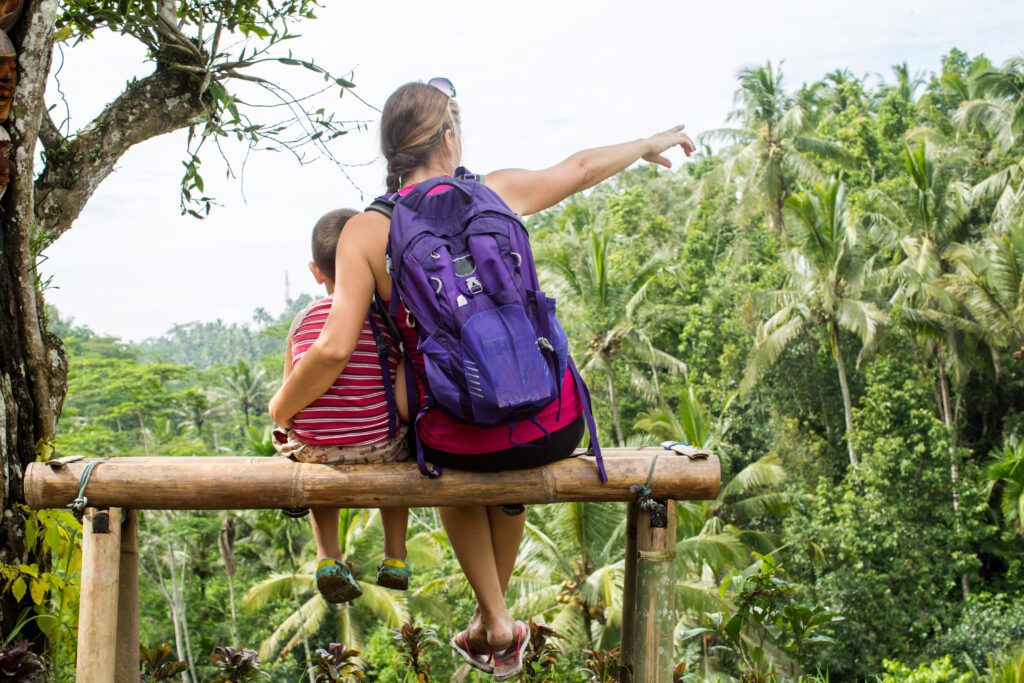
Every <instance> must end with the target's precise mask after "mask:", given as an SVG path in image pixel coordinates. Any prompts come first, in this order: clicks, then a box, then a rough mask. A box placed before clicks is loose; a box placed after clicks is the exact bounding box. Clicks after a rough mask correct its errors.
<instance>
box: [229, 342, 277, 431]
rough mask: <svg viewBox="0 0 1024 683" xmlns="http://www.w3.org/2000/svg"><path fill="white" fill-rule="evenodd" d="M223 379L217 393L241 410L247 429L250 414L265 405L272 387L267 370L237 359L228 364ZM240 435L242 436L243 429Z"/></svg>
mask: <svg viewBox="0 0 1024 683" xmlns="http://www.w3.org/2000/svg"><path fill="white" fill-rule="evenodd" d="M223 381H224V386H223V387H221V388H220V389H219V391H218V393H219V394H220V396H221V397H223V398H224V399H226V400H228V401H230V402H231V403H232V404H233V405H235V406H236V407H237V408H238V409H239V410H240V411H242V416H243V418H244V421H245V428H246V429H248V428H249V427H250V426H251V424H252V423H251V418H252V415H254V414H256V413H259V412H260V411H262V410H263V408H264V407H265V406H264V404H265V403H266V400H267V397H268V396H269V395H270V393H271V390H272V389H273V382H272V381H271V380H270V378H269V377H267V371H266V370H264V369H263V367H261V366H259V365H255V366H254V365H249V364H248V363H246V362H245V361H238V362H237V363H234V364H233V365H231V366H229V367H228V374H227V376H226V377H225V378H224V380H223ZM242 436H243V438H244V436H245V433H244V431H243V432H242Z"/></svg>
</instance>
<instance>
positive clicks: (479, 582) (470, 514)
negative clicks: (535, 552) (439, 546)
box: [440, 505, 514, 650]
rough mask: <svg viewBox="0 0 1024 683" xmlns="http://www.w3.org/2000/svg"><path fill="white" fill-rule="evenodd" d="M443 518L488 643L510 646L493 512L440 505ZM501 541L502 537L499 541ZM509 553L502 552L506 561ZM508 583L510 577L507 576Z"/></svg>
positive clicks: (510, 629)
mask: <svg viewBox="0 0 1024 683" xmlns="http://www.w3.org/2000/svg"><path fill="white" fill-rule="evenodd" d="M440 512H441V521H442V522H443V523H444V528H445V530H446V531H447V533H448V539H449V540H450V541H451V544H452V549H453V550H454V551H455V556H456V557H457V558H458V560H459V564H460V565H461V566H462V571H463V572H464V573H465V575H466V579H467V580H468V581H469V585H470V586H471V587H472V588H473V593H474V594H475V595H476V601H477V606H478V608H479V610H480V621H481V623H482V625H483V627H484V629H486V631H487V644H488V645H489V646H490V647H491V648H494V649H495V650H504V649H506V648H508V647H509V645H510V644H511V643H512V639H513V637H514V631H513V627H514V624H513V621H512V615H511V614H509V611H508V608H507V607H506V606H505V596H504V591H503V590H502V582H501V576H500V575H499V572H498V561H497V557H496V554H495V552H494V546H495V541H496V539H494V538H493V537H492V535H491V521H490V515H489V513H488V510H487V508H486V507H484V506H482V505H473V506H460V507H446V508H441V511H440ZM499 542H500V541H499ZM506 554H507V553H505V552H504V551H503V552H502V558H503V562H504V561H505V556H506ZM505 585H506V586H507V585H508V579H507V578H506V580H505Z"/></svg>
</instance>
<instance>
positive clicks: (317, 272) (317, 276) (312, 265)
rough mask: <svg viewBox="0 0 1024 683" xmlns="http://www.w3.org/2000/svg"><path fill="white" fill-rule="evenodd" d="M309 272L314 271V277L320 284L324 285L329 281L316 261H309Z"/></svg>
mask: <svg viewBox="0 0 1024 683" xmlns="http://www.w3.org/2000/svg"><path fill="white" fill-rule="evenodd" d="M309 272H311V273H313V279H314V280H316V283H317V284H318V285H322V284H323V283H325V282H327V278H326V277H324V274H323V273H321V272H320V269H319V268H317V267H316V263H315V262H314V261H310V262H309Z"/></svg>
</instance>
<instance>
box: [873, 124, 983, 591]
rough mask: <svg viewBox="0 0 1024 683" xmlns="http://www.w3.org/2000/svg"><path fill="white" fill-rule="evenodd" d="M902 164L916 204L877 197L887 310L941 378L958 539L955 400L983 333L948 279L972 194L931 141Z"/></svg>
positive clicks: (907, 152)
mask: <svg viewBox="0 0 1024 683" xmlns="http://www.w3.org/2000/svg"><path fill="white" fill-rule="evenodd" d="M903 164H904V167H905V169H906V172H907V173H906V177H907V179H908V180H909V181H910V186H911V188H912V192H911V196H910V197H909V198H908V201H906V202H905V204H904V203H901V202H899V201H896V200H895V199H893V198H892V197H891V196H890V195H889V194H887V193H881V192H877V193H874V197H875V199H876V200H877V201H879V202H880V204H881V206H882V211H881V212H880V213H879V214H876V215H875V216H874V222H875V225H876V226H877V227H878V228H879V229H878V230H877V231H876V233H877V234H878V236H879V237H881V238H882V240H881V241H882V243H883V244H886V243H888V244H889V245H890V246H895V248H897V249H898V251H899V252H900V253H901V254H902V259H901V260H900V261H899V262H898V263H897V264H896V266H895V267H894V268H893V271H892V276H893V280H894V283H895V285H896V288H895V291H894V293H893V295H892V297H891V298H890V304H891V305H892V307H893V310H894V312H895V315H896V317H897V318H898V319H899V320H900V322H901V323H902V324H903V325H904V326H906V327H907V328H909V329H910V330H911V331H912V332H913V333H914V336H915V339H916V343H917V348H918V352H919V356H920V357H921V358H922V359H923V360H924V362H925V363H926V364H927V365H928V367H929V369H934V370H935V372H936V379H937V386H938V389H939V390H938V392H936V401H937V403H938V410H939V414H940V416H941V418H942V420H943V423H944V424H945V425H946V427H947V428H948V429H949V432H950V435H951V438H952V439H953V440H954V441H953V442H951V444H950V449H949V457H950V463H949V471H950V479H951V482H952V505H953V512H954V516H955V519H956V530H957V533H958V534H959V533H960V530H961V527H962V514H961V511H960V464H959V456H958V454H957V450H956V443H955V439H956V433H957V425H956V422H957V419H956V417H955V415H956V413H957V412H958V411H956V410H954V407H953V402H954V399H953V396H952V394H953V391H954V390H955V391H957V392H959V391H960V390H961V389H962V388H963V387H964V386H965V384H966V382H967V376H968V374H969V373H970V371H971V369H972V368H973V367H975V364H974V363H973V362H971V361H972V359H971V352H972V351H973V350H974V349H976V347H977V346H978V338H979V332H980V330H979V328H978V325H977V324H976V323H975V322H973V321H971V320H970V319H969V315H967V311H966V310H965V309H964V307H963V304H962V303H961V302H960V300H959V298H958V297H957V296H956V295H955V293H954V292H953V291H952V290H950V288H949V287H947V286H946V283H945V281H944V279H943V277H944V276H945V275H946V274H947V273H948V272H950V270H951V269H952V266H951V257H952V254H953V253H954V252H955V250H956V249H957V247H958V245H957V243H956V242H955V238H956V232H957V229H958V228H960V227H961V225H962V223H963V222H964V220H965V219H966V217H967V214H968V211H969V202H968V197H969V188H968V186H967V184H966V183H965V182H963V181H962V180H960V176H961V173H962V171H961V166H962V164H961V163H960V159H959V158H957V157H956V156H952V155H946V156H944V157H943V156H940V155H939V154H937V153H936V152H935V150H934V148H933V147H932V146H930V145H929V144H928V143H927V141H926V140H922V141H921V142H920V143H918V144H916V145H910V144H905V145H904V150H903ZM951 384H952V386H951ZM961 584H962V588H963V592H964V595H965V596H966V595H967V594H968V593H969V586H968V583H967V576H966V574H964V575H962V576H961Z"/></svg>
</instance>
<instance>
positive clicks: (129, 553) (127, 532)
mask: <svg viewBox="0 0 1024 683" xmlns="http://www.w3.org/2000/svg"><path fill="white" fill-rule="evenodd" d="M124 516H125V520H124V525H123V526H122V527H121V557H120V569H119V571H118V592H117V666H116V671H115V676H114V683H138V680H139V540H138V539H139V513H138V511H137V510H125V513H124Z"/></svg>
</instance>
